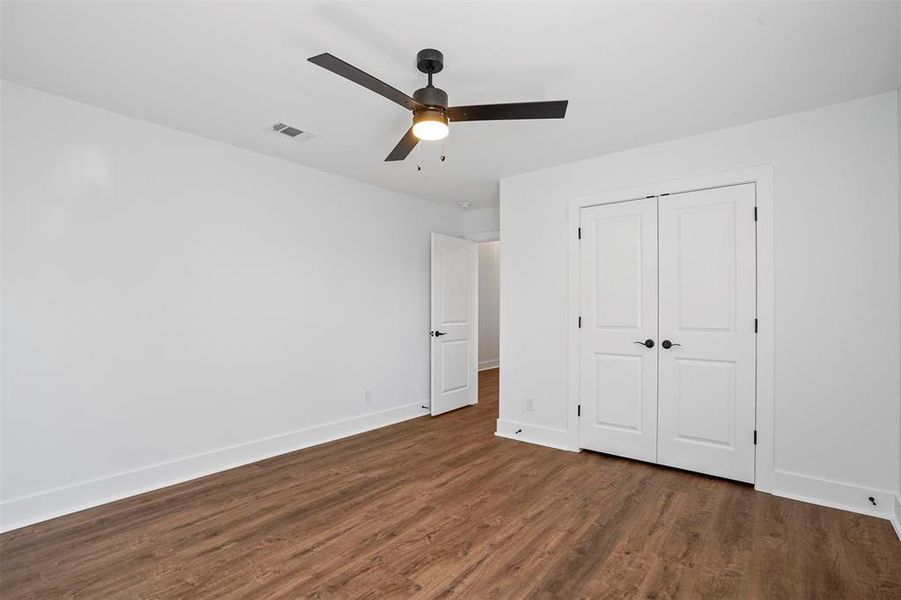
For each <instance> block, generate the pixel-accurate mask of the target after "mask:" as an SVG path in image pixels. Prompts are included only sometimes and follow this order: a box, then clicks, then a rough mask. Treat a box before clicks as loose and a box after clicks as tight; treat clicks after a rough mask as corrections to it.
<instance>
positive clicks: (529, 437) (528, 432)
mask: <svg viewBox="0 0 901 600" xmlns="http://www.w3.org/2000/svg"><path fill="white" fill-rule="evenodd" d="M494 435H496V436H498V437H502V438H507V439H510V440H516V441H517V442H528V443H530V444H538V445H539V446H548V447H550V448H556V449H557V450H570V449H571V448H569V447H568V446H567V436H568V433H567V431H566V430H565V429H553V428H551V427H542V426H540V425H531V424H529V423H519V422H517V421H508V420H506V419H498V420H497V430H496V431H495V433H494Z"/></svg>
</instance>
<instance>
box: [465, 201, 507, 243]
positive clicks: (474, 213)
mask: <svg viewBox="0 0 901 600" xmlns="http://www.w3.org/2000/svg"><path fill="white" fill-rule="evenodd" d="M462 227H463V234H464V235H465V236H466V237H468V238H469V239H471V240H477V241H489V240H497V239H499V230H500V209H499V207H497V206H489V207H487V208H475V209H471V210H466V211H463V225H462Z"/></svg>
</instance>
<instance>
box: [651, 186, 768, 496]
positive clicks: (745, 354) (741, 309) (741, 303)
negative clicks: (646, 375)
mask: <svg viewBox="0 0 901 600" xmlns="http://www.w3.org/2000/svg"><path fill="white" fill-rule="evenodd" d="M754 205H755V189H754V184H744V185H738V186H731V187H725V188H717V189H711V190H703V191H697V192H687V193H680V194H672V195H670V196H666V197H664V198H663V199H662V200H661V202H660V205H659V209H658V210H659V231H658V236H659V244H660V253H659V256H660V261H659V276H660V279H659V285H660V288H659V294H660V308H659V318H660V320H659V328H660V341H661V345H660V350H659V387H658V389H659V398H658V403H659V404H658V419H659V421H658V442H657V443H658V462H659V463H661V464H666V465H670V466H674V467H680V468H683V469H689V470H692V471H699V472H702V473H709V474H712V475H718V476H721V477H727V478H730V479H737V480H740V481H748V482H753V481H754V428H755V409H756V404H755V398H756V391H755V371H756V365H755V356H756V335H755V332H754V327H755V321H754V319H755V313H756V300H755V299H756V290H755V286H756V274H755V273H756V264H755V261H756V241H755V240H756V227H755V221H754ZM670 344H672V345H671V346H670ZM667 346H669V347H667Z"/></svg>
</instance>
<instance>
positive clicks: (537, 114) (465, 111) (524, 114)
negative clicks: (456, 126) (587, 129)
mask: <svg viewBox="0 0 901 600" xmlns="http://www.w3.org/2000/svg"><path fill="white" fill-rule="evenodd" d="M567 104H569V100H551V101H547V102H511V103H509V104H474V105H472V106H451V107H450V108H448V109H447V117H448V118H449V119H450V120H451V121H508V120H513V119H562V118H563V117H565V116H566V105H567Z"/></svg>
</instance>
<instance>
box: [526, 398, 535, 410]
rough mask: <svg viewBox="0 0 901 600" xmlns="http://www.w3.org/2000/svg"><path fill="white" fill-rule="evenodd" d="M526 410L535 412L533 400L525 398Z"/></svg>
mask: <svg viewBox="0 0 901 600" xmlns="http://www.w3.org/2000/svg"><path fill="white" fill-rule="evenodd" d="M526 410H529V411H534V410H535V398H526Z"/></svg>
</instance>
